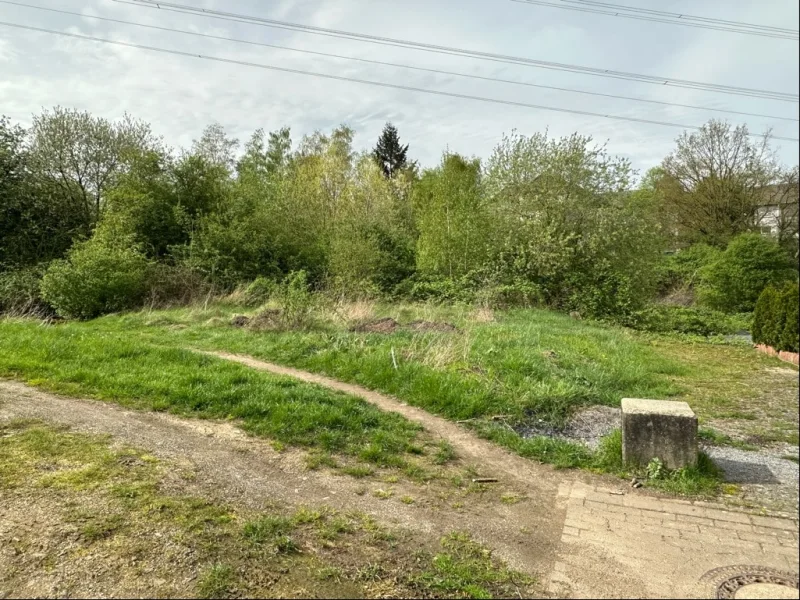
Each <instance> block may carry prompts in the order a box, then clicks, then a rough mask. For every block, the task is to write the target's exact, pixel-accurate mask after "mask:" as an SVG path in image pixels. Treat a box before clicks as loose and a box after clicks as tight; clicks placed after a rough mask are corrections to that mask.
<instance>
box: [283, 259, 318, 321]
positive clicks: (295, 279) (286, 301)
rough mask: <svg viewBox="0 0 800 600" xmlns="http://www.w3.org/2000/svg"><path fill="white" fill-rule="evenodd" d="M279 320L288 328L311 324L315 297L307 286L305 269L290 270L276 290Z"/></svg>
mask: <svg viewBox="0 0 800 600" xmlns="http://www.w3.org/2000/svg"><path fill="white" fill-rule="evenodd" d="M275 295H276V297H277V301H278V306H280V309H281V321H282V322H283V324H284V326H286V327H288V328H290V329H302V328H305V327H308V326H309V325H311V324H312V322H313V318H314V305H315V303H316V298H315V297H314V294H313V292H312V291H311V289H310V288H309V284H308V274H307V273H306V272H305V271H292V272H291V273H289V275H287V276H286V279H285V280H284V281H283V283H282V284H281V285H280V286H279V287H278V289H277V291H276V294H275Z"/></svg>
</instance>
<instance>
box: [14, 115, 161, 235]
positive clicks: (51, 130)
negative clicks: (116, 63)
mask: <svg viewBox="0 0 800 600" xmlns="http://www.w3.org/2000/svg"><path fill="white" fill-rule="evenodd" d="M30 136H31V141H30V167H31V169H32V171H33V172H34V174H35V176H36V177H38V178H40V179H44V180H46V181H47V182H49V184H50V185H51V187H52V188H53V191H54V192H57V193H58V194H59V195H60V196H61V198H62V200H66V201H67V202H69V203H77V207H78V208H79V210H80V214H79V217H80V219H81V220H82V222H83V224H84V228H85V230H86V231H90V230H91V229H92V228H93V227H94V225H95V224H96V223H97V221H98V220H99V219H100V216H101V214H102V210H103V202H104V200H105V192H106V191H107V190H108V189H110V188H111V187H113V186H114V185H115V184H116V182H117V179H118V178H119V176H120V175H121V174H122V173H123V172H125V171H126V170H127V168H128V166H129V161H130V159H131V158H132V157H133V156H136V155H140V154H141V153H142V152H144V151H146V150H148V149H157V148H159V147H160V140H158V139H157V138H155V137H154V136H153V134H152V133H151V131H150V126H149V125H148V124H147V123H144V122H143V121H137V120H135V119H133V118H132V117H130V116H129V115H127V114H125V115H124V116H123V118H122V119H121V120H120V121H118V122H112V121H108V120H106V119H103V118H100V117H93V116H92V115H90V114H89V113H88V112H80V111H77V110H71V109H65V108H61V107H56V108H54V109H53V111H52V112H49V111H44V112H43V113H42V114H41V115H38V116H35V117H34V118H33V126H32V127H31V132H30Z"/></svg>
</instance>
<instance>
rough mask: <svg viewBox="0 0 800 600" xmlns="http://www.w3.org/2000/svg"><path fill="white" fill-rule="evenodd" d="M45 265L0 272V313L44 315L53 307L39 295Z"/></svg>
mask: <svg viewBox="0 0 800 600" xmlns="http://www.w3.org/2000/svg"><path fill="white" fill-rule="evenodd" d="M46 268H47V267H46V265H44V264H43V265H37V266H35V267H27V268H23V269H17V270H14V271H8V272H6V273H0V313H6V314H9V315H15V316H37V317H46V316H51V315H52V314H53V308H52V307H51V306H50V305H49V304H48V303H47V302H45V300H44V299H43V298H42V295H41V289H40V288H41V282H42V275H44V272H45V269H46Z"/></svg>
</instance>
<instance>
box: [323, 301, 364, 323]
mask: <svg viewBox="0 0 800 600" xmlns="http://www.w3.org/2000/svg"><path fill="white" fill-rule="evenodd" d="M320 312H321V315H320V316H321V318H322V319H323V320H326V321H330V322H332V323H335V324H337V325H344V326H349V325H352V324H355V323H362V322H365V321H370V320H372V319H373V318H374V316H375V302H374V301H373V300H370V299H368V298H360V299H355V300H353V299H350V298H345V297H343V296H339V297H336V298H332V299H331V300H330V301H329V302H327V303H325V305H324V306H323V307H322V308H321V310H320Z"/></svg>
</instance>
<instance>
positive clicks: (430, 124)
mask: <svg viewBox="0 0 800 600" xmlns="http://www.w3.org/2000/svg"><path fill="white" fill-rule="evenodd" d="M183 1H184V2H189V0H183ZM79 4H82V6H79ZM791 4H792V3H785V2H784V3H780V2H778V1H775V2H771V3H767V2H764V3H760V4H759V8H758V10H755V9H753V8H752V7H738V5H737V6H734V5H731V4H729V3H726V2H723V1H722V0H709V2H708V3H705V4H704V5H703V7H702V9H703V11H704V13H703V14H708V15H710V16H719V15H724V18H728V19H738V20H749V21H754V22H762V21H765V20H766V19H767V17H771V22H777V23H785V22H796V13H797V7H796V6H791ZM47 6H50V7H52V8H58V9H61V10H72V11H75V12H79V13H81V14H82V15H83V16H82V17H71V16H67V15H56V14H52V13H45V12H40V11H35V10H27V9H20V8H13V9H12V8H11V7H8V6H7V5H0V19H2V20H6V21H11V22H17V23H25V24H31V25H37V26H41V27H47V28H51V29H57V30H61V31H73V32H76V33H82V34H85V35H94V36H100V37H107V38H109V39H116V40H124V41H130V42H134V43H140V44H147V45H153V46H159V47H163V48H170V49H175V50H181V51H185V52H191V53H198V54H206V55H213V56H220V57H225V58H231V59H234V60H242V61H251V62H255V63H263V64H272V65H278V66H281V67H287V68H293V69H302V70H308V71H317V72H323V73H332V74H337V75H342V76H347V77H355V78H360V79H369V80H375V81H384V82H389V83H397V84H401V85H408V86H414V87H420V88H423V89H432V90H443V91H449V92H454V93H459V94H469V95H475V96H486V97H494V98H503V99H509V100H514V101H519V102H526V103H532V104H541V105H549V106H553V107H560V108H568V109H574V110H584V111H591V112H597V113H601V114H614V115H622V116H627V117H635V118H643V119H654V120H664V121H674V122H677V123H682V124H686V125H699V124H702V123H703V122H705V121H706V120H708V119H709V118H711V117H713V116H717V117H719V116H723V115H719V114H716V113H713V112H709V111H697V110H690V109H684V108H675V107H664V106H658V105H650V104H642V103H634V102H628V101H623V100H615V99H608V98H600V97H593V96H586V95H578V94H569V93H565V92H557V91H551V90H543V89H539V88H531V87H522V86H513V85H507V84H499V83H492V82H484V81H477V80H470V79H467V78H460V77H454V76H448V75H438V74H431V73H424V72H420V71H412V70H408V69H401V68H392V67H384V66H376V65H369V64H365V63H359V62H352V61H345V60H338V59H333V58H324V57H319V56H314V55H309V54H302V53H298V52H291V51H286V50H277V49H271V48H263V47H259V46H252V45H245V44H236V43H232V42H225V41H220V40H212V39H207V38H200V37H196V36H190V35H183V34H177V33H170V32H165V31H156V30H152V29H146V28H141V27H133V26H129V25H123V24H115V23H108V22H103V21H97V20H95V19H91V18H90V17H91V16H100V15H102V16H107V17H111V18H116V19H123V20H130V21H135V22H138V23H144V24H150V25H158V26H161V27H173V28H180V29H185V30H190V31H196V32H201V33H205V34H212V35H218V36H227V37H237V38H242V39H248V40H252V41H257V42H264V43H274V44H281V45H286V46H290V47H293V48H300V49H313V50H316V51H321V52H334V53H337V54H342V55H349V56H355V57H360V58H367V59H374V60H381V61H387V62H396V63H402V64H412V65H417V66H421V67H425V68H434V69H443V70H452V71H459V72H465V73H473V74H480V75H482V76H486V77H503V78H508V79H515V80H521V81H529V82H533V83H538V84H542V85H555V86H563V87H574V88H580V89H586V90H591V91H597V92H603V93H613V94H623V95H631V96H641V97H649V98H653V99H658V100H666V101H672V102H681V103H687V104H700V105H706V106H716V107H720V108H731V109H734V110H745V111H750V112H760V113H773V114H782V115H789V116H795V117H796V115H797V105H796V104H795V105H792V104H787V103H778V102H774V101H764V100H757V99H751V98H741V97H736V96H722V95H718V94H710V93H707V92H698V91H692V90H682V89H678V88H669V87H666V86H652V85H644V84H641V83H634V82H627V81H622V80H613V79H603V78H598V77H590V76H586V75H577V74H572V73H565V72H559V71H552V70H543V69H534V68H530V67H525V66H515V65H508V64H503V63H496V62H488V61H477V60H470V59H464V58H460V57H454V56H446V55H441V54H433V53H428V52H421V51H416V50H409V49H404V48H396V47H390V46H381V45H375V44H366V43H359V42H354V41H348V40H342V39H335V38H330V37H324V36H315V35H308V34H303V33H298V32H290V31H286V30H280V29H272V28H266V27H259V26H254V25H248V24H243V23H232V22H227V21H220V20H214V19H210V18H204V17H200V16H194V15H186V14H177V13H173V12H167V11H163V10H155V9H151V8H146V7H137V6H131V5H128V4H121V3H117V2H113V1H112V0H90V1H88V2H83V3H78V2H77V1H76V0H70V1H69V2H67V1H64V2H57V1H55V0H49V2H48V3H47ZM204 6H207V7H209V8H217V9H220V10H227V11H231V12H240V13H247V14H258V15H263V16H267V17H271V18H276V19H283V20H292V21H297V22H303V23H308V24H314V25H318V26H322V27H331V28H337V29H342V30H351V31H359V32H363V33H370V34H376V35H382V36H386V37H395V38H403V39H413V40H418V41H422V42H429V43H435V44H439V45H446V46H455V47H463V48H471V49H477V50H484V51H490V52H496V53H505V54H510V55H517V56H528V57H531V58H538V59H544V60H552V61H559V62H564V63H574V64H582V65H587V66H597V67H605V68H611V69H617V70H626V71H631V72H639V73H650V74H658V75H664V76H669V77H678V78H682V79H694V80H702V81H713V82H716V83H723V84H728V85H747V86H748V87H759V88H765V89H780V90H784V91H794V92H795V93H796V92H797V87H798V78H797V72H798V59H797V52H796V50H797V47H796V44H795V43H793V42H788V41H784V40H769V39H766V38H753V37H750V36H742V35H735V34H729V33H721V32H709V31H705V30H699V29H690V28H681V27H671V26H667V25H659V24H649V23H638V22H632V21H627V20H625V19H614V18H611V17H600V16H587V15H584V14H581V13H573V12H572V11H563V10H556V9H543V8H535V7H531V6H522V5H519V4H515V3H512V2H501V1H500V0H496V1H495V2H485V1H484V0H464V2H462V3H460V5H459V10H457V11H456V10H453V7H452V5H451V4H450V3H446V2H443V3H437V2H427V1H424V0H409V2H407V3H403V4H402V5H400V4H396V3H391V4H390V3H378V2H370V1H369V0H342V1H341V2H338V1H337V2H336V3H331V2H323V1H322V0H281V1H279V2H271V3H269V4H268V5H267V4H266V3H261V2H257V1H256V0H238V1H237V2H236V3H230V2H224V1H223V0H206V1H205V2H204ZM684 8H686V9H687V11H689V12H692V11H694V12H697V11H698V10H700V9H699V7H696V6H695V5H693V4H691V3H688V2H685V1H684V2H680V1H679V2H675V3H674V6H672V8H671V10H683V9H684ZM754 13H758V14H754ZM793 17H794V21H792V20H791V19H792V18H793ZM2 32H3V36H2V37H0V62H1V63H2V64H3V75H4V76H3V78H2V81H0V106H2V109H1V110H2V112H4V113H6V114H8V115H9V116H10V117H12V118H13V119H15V120H18V121H20V122H22V123H28V122H29V121H30V115H31V113H34V112H38V111H39V110H40V108H41V107H51V106H53V105H58V104H60V105H64V106H70V107H76V108H79V109H82V110H88V111H91V112H93V113H97V114H99V115H102V116H104V117H106V118H119V117H120V116H122V114H123V113H124V112H129V113H131V114H132V115H134V116H137V117H139V118H142V119H145V120H147V121H149V122H151V123H152V125H153V129H154V130H155V131H156V132H158V133H160V134H162V135H163V136H164V137H165V139H166V141H167V142H168V143H170V144H172V145H174V146H187V145H189V144H190V143H191V140H192V139H194V138H196V137H198V136H199V135H200V132H201V131H202V129H203V128H204V127H205V126H206V125H208V124H209V123H211V122H214V121H218V122H220V123H222V124H223V125H224V126H225V127H226V129H227V130H228V131H229V132H230V134H231V135H232V136H233V137H238V138H240V139H242V140H245V139H246V138H248V137H249V136H250V134H251V133H252V131H254V130H255V129H256V128H259V127H263V128H264V129H267V130H272V129H277V128H279V127H282V126H290V127H291V128H292V130H293V134H294V137H295V138H299V137H300V136H301V135H303V134H305V133H310V132H312V131H313V130H315V129H330V128H332V127H335V126H337V125H339V124H340V123H342V122H347V123H349V124H350V125H351V126H353V127H354V128H355V129H356V133H357V137H356V144H357V145H359V144H360V145H361V146H363V147H368V146H371V145H372V144H373V143H374V140H375V138H376V137H377V135H378V133H379V132H380V129H381V127H382V126H383V123H384V122H385V121H387V120H391V121H393V122H394V123H395V124H396V125H397V127H398V128H399V130H400V135H401V137H402V139H403V140H404V141H405V142H407V143H409V144H410V145H411V153H412V154H413V155H414V158H416V159H418V160H420V161H421V162H422V164H423V165H432V164H435V163H436V162H437V161H438V159H439V156H440V155H441V152H442V151H443V150H444V149H445V148H446V147H449V148H450V149H451V150H454V151H459V152H463V153H465V154H468V155H477V156H481V157H488V155H489V154H490V153H491V150H492V147H493V146H494V145H495V144H496V143H497V141H498V140H499V139H500V137H501V135H502V134H503V132H509V131H511V130H512V129H515V128H516V129H517V130H519V131H520V132H521V133H524V134H529V133H533V132H534V131H541V130H544V129H546V128H547V129H549V131H550V133H551V134H552V135H557V136H560V135H569V134H570V133H572V132H574V131H578V132H580V133H582V134H585V135H592V136H593V137H594V138H595V140H596V141H598V142H600V143H602V142H605V141H606V140H607V141H608V147H609V150H610V151H611V152H613V153H616V154H621V155H623V156H626V157H628V158H630V160H631V161H632V162H633V164H634V166H635V167H637V168H639V169H641V170H644V169H646V168H648V167H650V166H653V165H654V164H656V163H657V162H658V161H659V160H660V159H661V158H662V157H663V156H664V155H665V154H666V153H668V152H669V151H670V149H671V148H672V147H673V145H674V139H675V138H676V137H677V135H678V134H679V133H680V130H679V129H670V128H666V127H659V126H655V125H646V124H638V123H629V122H624V121H613V120H609V119H603V118H599V117H589V116H580V115H572V114H565V113H558V112H552V111H545V110H534V109H530V108H522V107H512V106H504V105H499V104H489V103H484V102H477V101H470V100H465V99H464V100H461V99H455V98H447V97H439V96H433V95H427V94H421V93H415V92H410V91H403V90H395V89H386V88H380V87H373V86H368V85H362V84H356V83H351V82H342V81H332V80H327V79H321V78H313V77H308V76H303V75H296V74H289V73H281V72H275V71H269V70H264V69H258V68H253V67H245V66H238V65H230V64H223V63H217V62H211V61H206V60H200V59H197V58H189V57H181V56H171V55H167V54H159V53H154V52H148V51H145V50H137V49H133V48H125V47H120V46H113V45H109V44H100V43H93V42H87V41H82V40H76V39H68V38H59V37H57V36H53V35H47V34H39V33H33V32H27V31H20V30H12V29H8V28H3V29H2ZM731 120H732V121H734V122H741V121H742V120H744V118H742V119H739V118H735V119H731ZM748 122H749V123H750V124H751V126H752V127H753V130H755V131H761V130H762V129H763V128H766V127H769V126H774V127H775V132H776V133H777V134H784V135H787V134H790V133H796V129H797V127H796V124H795V123H792V122H786V121H774V122H770V120H768V119H758V118H753V119H748ZM782 146H783V147H782V149H781V152H780V155H781V158H782V159H783V160H784V161H785V162H787V163H796V162H797V160H798V146H797V144H792V143H783V144H782Z"/></svg>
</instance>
